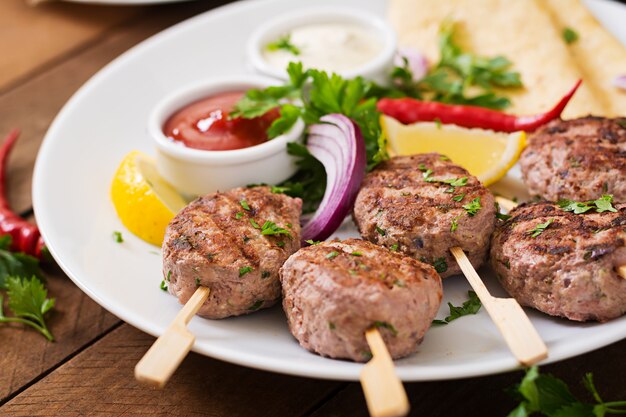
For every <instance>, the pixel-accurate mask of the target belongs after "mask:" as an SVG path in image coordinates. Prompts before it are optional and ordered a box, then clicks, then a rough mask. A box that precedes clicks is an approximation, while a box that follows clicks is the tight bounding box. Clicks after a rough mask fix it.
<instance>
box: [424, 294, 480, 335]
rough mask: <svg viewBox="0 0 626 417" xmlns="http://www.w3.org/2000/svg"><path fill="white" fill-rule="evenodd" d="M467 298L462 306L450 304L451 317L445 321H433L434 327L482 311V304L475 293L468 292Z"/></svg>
mask: <svg viewBox="0 0 626 417" xmlns="http://www.w3.org/2000/svg"><path fill="white" fill-rule="evenodd" d="M467 296H468V297H469V299H468V300H467V301H465V302H463V305H461V306H455V305H453V304H452V303H448V308H449V309H450V315H449V316H447V317H446V318H444V319H443V320H433V325H435V326H441V325H446V324H448V323H450V322H451V321H453V320H456V319H458V318H459V317H463V316H467V315H469V314H476V313H478V311H479V310H480V307H481V306H482V303H481V302H480V299H479V298H478V296H477V295H476V293H475V292H474V291H468V292H467Z"/></svg>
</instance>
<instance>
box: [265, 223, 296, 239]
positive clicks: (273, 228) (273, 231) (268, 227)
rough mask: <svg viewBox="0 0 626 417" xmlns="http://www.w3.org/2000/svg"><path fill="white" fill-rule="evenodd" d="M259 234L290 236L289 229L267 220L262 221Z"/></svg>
mask: <svg viewBox="0 0 626 417" xmlns="http://www.w3.org/2000/svg"><path fill="white" fill-rule="evenodd" d="M261 234H262V235H263V236H268V235H272V236H275V235H287V236H289V237H291V232H290V231H289V230H287V229H283V228H282V227H279V226H277V225H276V223H274V222H271V221H269V220H268V221H266V222H265V223H263V226H262V227H261Z"/></svg>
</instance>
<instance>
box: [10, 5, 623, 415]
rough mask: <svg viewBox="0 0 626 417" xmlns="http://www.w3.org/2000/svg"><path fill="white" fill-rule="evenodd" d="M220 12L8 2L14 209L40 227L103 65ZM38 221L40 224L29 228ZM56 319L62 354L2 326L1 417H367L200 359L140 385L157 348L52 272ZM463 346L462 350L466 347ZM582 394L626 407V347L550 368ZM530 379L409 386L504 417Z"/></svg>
mask: <svg viewBox="0 0 626 417" xmlns="http://www.w3.org/2000/svg"><path fill="white" fill-rule="evenodd" d="M221 3H224V1H220V0H211V1H199V2H189V3H177V4H170V5H158V6H140V7H139V6H138V7H110V6H109V7H107V6H96V5H79V4H70V3H57V2H53V3H47V4H41V5H39V6H37V7H34V8H32V7H28V6H27V5H26V3H25V1H23V0H2V1H1V2H0V56H1V57H2V58H1V59H0V135H1V136H4V135H5V134H6V133H8V131H9V130H10V129H11V128H12V127H20V128H21V129H22V132H23V133H22V138H21V140H20V142H18V145H17V147H16V149H15V152H14V154H13V157H12V159H11V161H10V164H9V190H10V199H11V202H12V204H13V206H14V208H15V209H16V211H18V212H20V213H22V214H23V215H25V216H30V217H31V219H32V206H31V193H30V191H31V189H30V187H31V177H32V171H33V164H34V161H35V157H36V154H37V149H38V147H39V145H40V143H41V140H42V138H43V136H44V134H45V132H46V129H48V126H49V125H50V123H51V122H52V120H53V118H54V117H55V115H56V114H57V113H58V111H59V110H60V109H61V107H62V106H63V104H64V103H65V102H66V101H67V99H69V97H70V96H71V95H72V94H73V93H74V92H75V91H76V90H77V89H78V88H79V87H80V86H81V84H83V83H84V82H85V81H87V80H88V79H89V77H91V76H92V75H93V74H94V73H96V72H97V71H98V70H99V69H100V68H102V67H103V66H104V65H105V64H107V63H108V62H110V61H111V60H112V59H114V58H115V57H116V56H118V55H120V54H121V53H122V52H124V51H126V50H127V49H128V48H130V47H131V46H133V45H135V44H137V43H138V42H140V41H142V40H143V39H145V38H147V37H149V36H151V35H153V34H155V33H157V32H159V31H160V30H162V29H164V28H166V27H168V26H170V25H172V24H174V23H177V22H179V21H181V20H184V19H186V18H188V17H190V16H193V15H196V14H198V13H200V12H203V11H205V10H208V9H210V8H213V7H216V6H218V5H220V4H221ZM32 220H34V219H32ZM46 275H47V276H48V287H49V291H50V293H51V295H52V296H54V297H56V299H57V305H58V307H57V308H55V310H54V313H53V314H52V315H51V316H50V318H49V323H50V325H51V329H52V332H53V333H54V335H55V336H56V339H57V340H56V342H54V343H49V342H47V341H46V340H45V339H44V338H43V337H41V336H40V335H39V334H38V333H36V332H34V331H31V330H30V329H24V328H22V327H20V326H9V325H1V326H0V349H1V350H0V415H2V416H35V415H63V416H73V415H97V416H100V415H136V414H145V415H210V416H229V417H230V416H245V417H250V416H255V417H260V416H328V415H330V416H348V415H349V416H364V415H367V410H366V408H365V402H364V398H363V394H362V392H361V388H360V386H359V385H358V384H357V383H346V382H335V381H321V380H312V379H305V378H298V377H291V376H284V375H278V374H273V373H269V372H261V371H257V370H252V369H247V368H243V367H239V366H236V365H231V364H227V363H224V362H219V361H217V360H213V359H209V358H206V357H203V356H200V355H197V354H191V355H190V356H189V357H188V358H187V359H186V360H185V362H184V363H183V365H182V367H181V368H180V369H179V370H178V372H177V373H176V374H175V375H174V377H173V378H172V380H171V381H170V383H169V384H168V386H167V388H166V390H165V391H154V390H152V389H150V388H145V387H143V386H140V385H138V384H137V383H136V382H135V380H134V379H133V367H134V365H135V363H136V362H137V360H138V359H139V358H140V357H141V356H142V354H143V353H144V352H145V351H146V350H147V348H148V347H149V346H150V344H151V343H152V342H153V340H154V339H153V337H151V336H149V335H147V334H144V333H142V332H141V331H139V330H137V329H135V328H133V327H132V326H130V325H128V324H126V323H124V322H122V321H121V320H120V319H118V318H117V317H115V316H113V315H112V314H110V313H108V312H107V311H106V310H104V309H103V308H102V307H100V306H99V305H97V304H96V303H95V302H94V301H92V300H91V299H90V298H89V297H87V296H86V295H85V294H83V293H82V292H81V291H80V290H79V289H78V288H77V287H76V286H75V285H74V284H73V283H72V281H70V279H69V278H67V277H66V276H65V275H64V274H63V272H62V271H61V270H60V269H59V268H58V267H56V266H55V265H48V266H47V267H46ZM459 343H465V341H463V340H459ZM543 370H544V371H549V372H552V373H554V374H556V375H557V376H559V377H561V378H563V379H565V380H566V381H567V382H568V383H569V384H570V385H571V386H572V387H573V390H574V391H575V392H576V393H578V394H581V395H582V393H583V389H582V387H581V384H580V383H579V381H580V379H581V378H582V376H583V374H584V373H585V372H587V371H593V372H594V374H595V378H596V382H597V384H598V386H599V387H600V389H601V393H602V394H603V397H604V398H605V399H606V400H618V399H624V398H625V397H626V340H622V341H621V342H618V343H615V344H613V345H611V346H608V347H606V348H604V349H601V350H598V351H596V352H592V353H589V354H586V355H583V356H580V357H578V358H575V359H570V360H567V361H563V362H560V363H557V364H555V365H550V366H545V367H544V368H543ZM521 376H522V373H521V372H514V373H508V374H503V375H496V376H491V377H484V378H474V379H465V380H456V381H444V382H426V383H410V384H406V388H407V391H408V394H409V397H410V400H411V403H412V414H411V415H415V416H461V415H481V416H504V415H506V414H507V413H508V411H510V410H511V409H512V408H513V407H514V406H515V403H514V402H513V401H512V400H511V399H510V398H509V397H508V395H507V394H506V393H505V392H504V389H505V388H507V387H509V386H510V385H511V384H513V383H515V382H516V381H518V380H519V379H520V378H521Z"/></svg>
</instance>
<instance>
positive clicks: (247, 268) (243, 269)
mask: <svg viewBox="0 0 626 417" xmlns="http://www.w3.org/2000/svg"><path fill="white" fill-rule="evenodd" d="M253 270H254V268H252V267H251V266H242V267H241V268H239V277H240V278H241V277H243V276H244V275H246V274H247V273H249V272H252V271H253Z"/></svg>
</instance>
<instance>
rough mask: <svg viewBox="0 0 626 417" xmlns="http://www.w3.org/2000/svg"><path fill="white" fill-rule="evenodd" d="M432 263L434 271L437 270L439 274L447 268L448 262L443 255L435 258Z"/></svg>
mask: <svg viewBox="0 0 626 417" xmlns="http://www.w3.org/2000/svg"><path fill="white" fill-rule="evenodd" d="M432 265H433V267H434V268H435V271H437V272H439V273H440V274H441V273H442V272H446V271H447V270H448V263H447V262H446V258H444V257H441V258H437V259H435V261H434V262H433V263H432Z"/></svg>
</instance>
